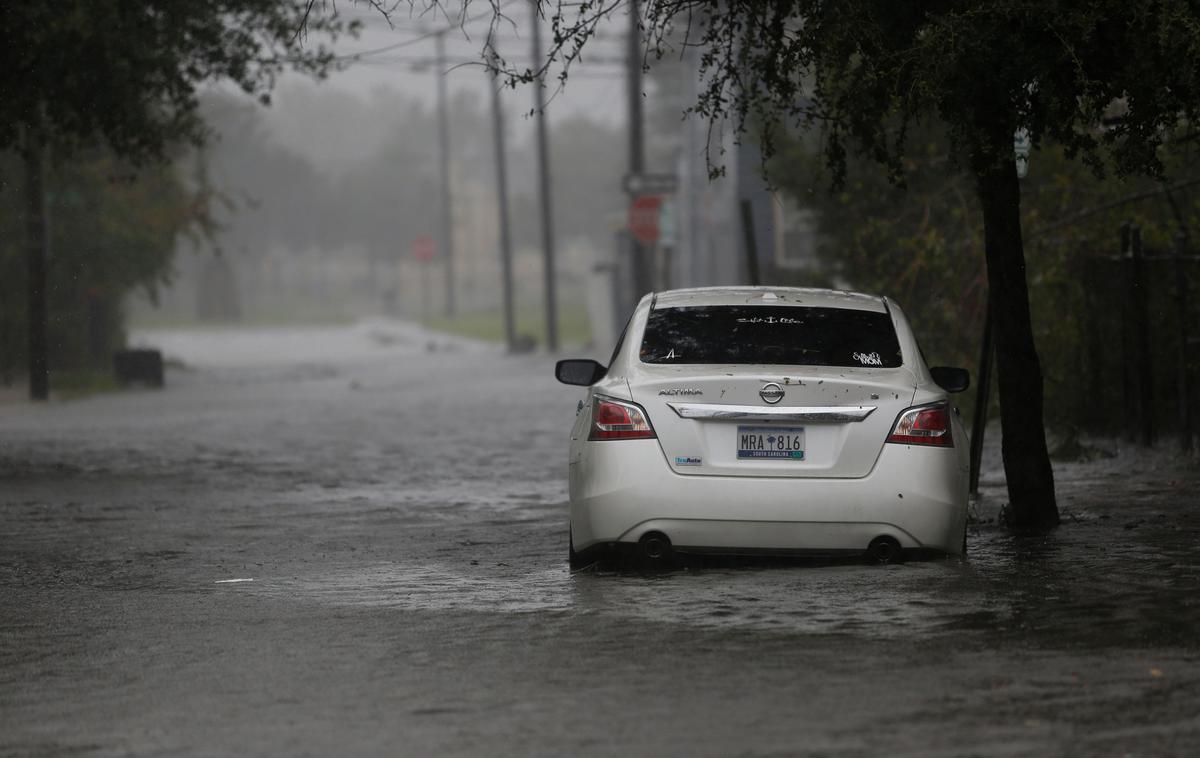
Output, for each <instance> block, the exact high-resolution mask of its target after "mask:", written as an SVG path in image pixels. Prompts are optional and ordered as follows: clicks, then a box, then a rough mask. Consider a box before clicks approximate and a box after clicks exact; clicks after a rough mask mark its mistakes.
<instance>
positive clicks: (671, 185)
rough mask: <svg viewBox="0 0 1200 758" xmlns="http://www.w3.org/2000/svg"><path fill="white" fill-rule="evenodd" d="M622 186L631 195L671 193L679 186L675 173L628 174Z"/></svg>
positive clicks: (622, 181)
mask: <svg viewBox="0 0 1200 758" xmlns="http://www.w3.org/2000/svg"><path fill="white" fill-rule="evenodd" d="M621 186H622V187H624V188H625V191H626V192H627V193H629V194H630V195H670V194H671V193H672V192H674V191H675V190H676V189H678V188H679V177H678V176H676V175H675V174H626V175H625V178H624V179H622V180H621Z"/></svg>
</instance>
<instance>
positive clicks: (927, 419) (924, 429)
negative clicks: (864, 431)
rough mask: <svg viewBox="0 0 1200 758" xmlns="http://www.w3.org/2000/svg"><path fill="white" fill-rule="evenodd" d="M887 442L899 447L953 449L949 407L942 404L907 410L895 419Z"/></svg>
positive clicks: (919, 406)
mask: <svg viewBox="0 0 1200 758" xmlns="http://www.w3.org/2000/svg"><path fill="white" fill-rule="evenodd" d="M887 441H888V442H896V443H899V444H901V445H936V446H937V447H954V438H953V436H952V435H951V434H950V408H949V406H948V405H947V404H946V403H944V402H943V403H933V404H931V405H918V406H916V407H915V408H909V409H908V410H906V411H904V412H903V413H901V414H900V416H899V418H897V419H896V425H895V426H894V427H892V433H891V434H889V435H888V438H887Z"/></svg>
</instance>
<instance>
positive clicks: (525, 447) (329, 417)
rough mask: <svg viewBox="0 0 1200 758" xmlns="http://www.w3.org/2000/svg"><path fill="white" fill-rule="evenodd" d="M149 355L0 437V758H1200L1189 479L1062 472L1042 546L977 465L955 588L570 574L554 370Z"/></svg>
mask: <svg viewBox="0 0 1200 758" xmlns="http://www.w3.org/2000/svg"><path fill="white" fill-rule="evenodd" d="M140 339H142V340H144V341H148V342H152V343H154V344H157V345H159V346H161V347H163V348H164V349H165V350H166V351H167V352H168V354H169V355H173V356H177V357H179V358H181V359H183V360H184V361H186V362H187V363H188V365H189V368H188V369H186V370H172V371H171V372H169V374H168V387H167V388H166V389H165V390H163V391H153V390H141V391H130V392H124V393H119V394H112V395H104V396H96V397H92V398H89V399H85V400H78V401H72V402H53V403H51V404H49V405H47V406H42V407H36V406H31V405H29V404H24V403H10V404H7V405H0V518H2V521H0V592H2V595H0V754H2V755H14V756H16V755H20V756H26V755H32V756H38V755H84V756H91V755H97V756H107V755H168V754H170V755H213V754H240V755H406V756H407V755H412V756H420V755H571V754H596V755H610V754H617V753H628V754H635V755H652V754H665V755H715V756H724V755H751V756H760V755H828V756H857V755H879V754H888V755H896V756H936V755H981V756H986V755H1039V756H1040V755H1050V754H1058V755H1111V756H1117V755H1146V756H1161V755H1178V756H1192V755H1198V754H1200V494H1198V493H1200V473H1198V472H1197V467H1196V466H1195V462H1194V460H1193V461H1191V462H1189V461H1188V460H1186V459H1181V458H1177V457H1171V456H1159V457H1155V456H1151V455H1146V454H1141V453H1138V452H1136V451H1127V450H1119V451H1116V452H1117V453H1118V454H1117V455H1116V457H1113V458H1101V459H1098V460H1094V461H1091V462H1089V463H1074V464H1065V465H1060V466H1059V467H1058V468H1057V476H1058V481H1059V487H1060V492H1061V504H1062V507H1063V509H1064V512H1065V514H1066V518H1065V523H1064V525H1063V527H1062V528H1060V529H1059V530H1058V531H1057V532H1056V533H1054V534H1052V535H1051V536H1049V537H1045V538H1018V537H1014V536H1011V535H1009V534H1008V533H1007V532H1005V531H1004V530H1002V529H1001V528H1000V527H999V526H997V525H996V524H995V523H994V522H993V521H992V519H993V518H994V516H995V512H996V509H997V508H998V507H999V505H1000V504H1001V503H1002V501H1003V497H1004V495H1003V488H1002V482H1001V481H1000V478H999V473H998V472H997V468H996V466H995V462H994V460H993V461H992V465H991V468H990V470H989V471H988V473H987V474H986V475H985V497H984V499H983V501H982V502H981V503H980V504H979V505H978V506H976V508H975V515H976V517H977V518H976V521H975V523H974V524H973V525H972V527H971V531H970V535H969V548H970V557H969V559H968V560H966V561H958V560H947V561H932V562H910V563H905V564H899V565H887V566H869V565H860V564H835V565H814V564H786V563H785V564H778V563H772V564H737V565H730V564H727V563H721V564H713V565H704V566H699V567H693V568H692V569H690V570H687V571H678V572H673V573H668V574H662V575H653V576H644V575H639V574H615V573H593V572H584V573H577V574H575V575H571V574H570V573H569V572H568V570H567V565H566V511H565V502H564V501H565V498H566V481H565V479H566V471H565V469H566V461H565V458H566V440H567V433H568V430H569V427H570V424H571V422H572V419H573V414H574V412H575V404H576V401H577V400H578V398H579V397H580V396H581V394H582V393H581V391H579V390H576V389H573V388H568V387H563V386H561V385H557V384H555V382H554V381H553V378H552V376H551V373H552V361H551V360H550V359H548V358H528V357H523V358H515V357H506V356H503V355H500V354H499V353H498V352H496V351H495V350H494V349H490V348H484V347H479V346H473V345H471V344H468V343H462V342H455V341H450V340H447V339H445V338H432V339H431V338H429V337H428V336H426V335H423V334H422V333H420V332H419V331H418V330H416V329H415V328H413V327H409V326H405V325H403V324H398V323H391V322H376V323H368V324H361V325H358V326H356V327H352V328H349V327H348V328H337V329H333V328H331V329H324V330H308V331H294V332H290V331H281V330H274V331H267V330H264V331H256V332H239V331H220V330H218V331H209V332H192V333H188V332H159V333H154V334H146V335H142V336H141V337H140ZM431 348H432V349H431ZM989 450H990V452H989V455H991V456H993V458H994V455H995V451H994V449H991V448H989Z"/></svg>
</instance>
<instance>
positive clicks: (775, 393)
mask: <svg viewBox="0 0 1200 758" xmlns="http://www.w3.org/2000/svg"><path fill="white" fill-rule="evenodd" d="M758 396H759V397H761V398H762V399H763V402H764V403H770V404H771V405H775V403H778V402H779V401H780V400H782V399H783V387H780V386H779V385H778V384H776V383H775V382H770V383H768V384H764V385H763V388H762V389H761V390H759V391H758Z"/></svg>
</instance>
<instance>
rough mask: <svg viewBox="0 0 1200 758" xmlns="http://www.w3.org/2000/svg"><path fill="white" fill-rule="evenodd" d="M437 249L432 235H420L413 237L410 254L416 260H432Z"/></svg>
mask: <svg viewBox="0 0 1200 758" xmlns="http://www.w3.org/2000/svg"><path fill="white" fill-rule="evenodd" d="M436 251H437V245H436V243H434V241H433V237H430V236H428V235H422V236H420V237H414V238H413V241H412V256H413V258H415V259H416V260H419V261H422V262H428V261H431V260H433V256H434V253H435V252H436Z"/></svg>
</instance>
